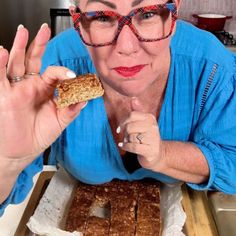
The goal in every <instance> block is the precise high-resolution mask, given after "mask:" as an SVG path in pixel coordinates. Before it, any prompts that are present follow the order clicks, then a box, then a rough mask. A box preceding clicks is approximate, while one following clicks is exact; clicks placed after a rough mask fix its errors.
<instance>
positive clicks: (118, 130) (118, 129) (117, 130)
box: [116, 126, 121, 134]
mask: <svg viewBox="0 0 236 236" xmlns="http://www.w3.org/2000/svg"><path fill="white" fill-rule="evenodd" d="M120 130H121V128H120V126H118V128H117V129H116V133H117V134H119V133H120Z"/></svg>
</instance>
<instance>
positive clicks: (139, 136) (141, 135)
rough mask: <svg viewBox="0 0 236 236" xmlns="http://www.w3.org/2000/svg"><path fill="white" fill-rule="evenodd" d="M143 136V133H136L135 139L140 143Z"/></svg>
mask: <svg viewBox="0 0 236 236" xmlns="http://www.w3.org/2000/svg"><path fill="white" fill-rule="evenodd" d="M143 137H144V135H143V134H142V133H138V134H137V136H136V139H137V140H138V141H139V143H140V144H142V139H143Z"/></svg>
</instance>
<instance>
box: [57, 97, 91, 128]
mask: <svg viewBox="0 0 236 236" xmlns="http://www.w3.org/2000/svg"><path fill="white" fill-rule="evenodd" d="M87 103H88V102H80V103H77V104H74V105H70V106H69V107H65V108H63V109H58V111H57V115H58V121H59V123H60V126H61V128H62V130H64V129H65V128H66V127H67V126H68V125H69V124H70V123H71V122H72V121H73V120H74V119H75V118H76V117H77V116H78V115H79V114H80V112H81V110H82V109H83V108H84V107H85V106H86V105H87Z"/></svg>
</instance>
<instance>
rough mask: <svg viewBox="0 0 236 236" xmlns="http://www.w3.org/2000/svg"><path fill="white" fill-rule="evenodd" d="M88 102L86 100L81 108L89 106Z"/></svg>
mask: <svg viewBox="0 0 236 236" xmlns="http://www.w3.org/2000/svg"><path fill="white" fill-rule="evenodd" d="M87 104H88V102H86V103H85V104H84V105H83V106H82V107H81V110H82V109H84V108H85V107H86V106H87Z"/></svg>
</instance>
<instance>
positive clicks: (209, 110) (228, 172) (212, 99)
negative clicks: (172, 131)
mask: <svg viewBox="0 0 236 236" xmlns="http://www.w3.org/2000/svg"><path fill="white" fill-rule="evenodd" d="M222 73H223V72H222ZM193 141H194V142H195V144H196V145H197V146H198V148H199V149H200V150H201V151H202V153H203V154H204V156H205V158H206V160H207V162H208V166H209V169H210V177H209V179H208V182H206V183H204V184H191V183H189V186H190V187H192V188H193V189H196V190H208V189H209V190H219V191H223V192H225V193H227V194H236V73H235V75H234V76H232V77H231V79H230V81H228V82H227V83H226V84H225V85H223V88H222V89H221V90H220V92H218V93H216V95H213V96H209V99H208V101H207V102H206V104H205V106H204V109H203V110H202V112H201V116H200V119H199V123H198V126H197V128H196V130H195V133H194V140H193Z"/></svg>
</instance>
